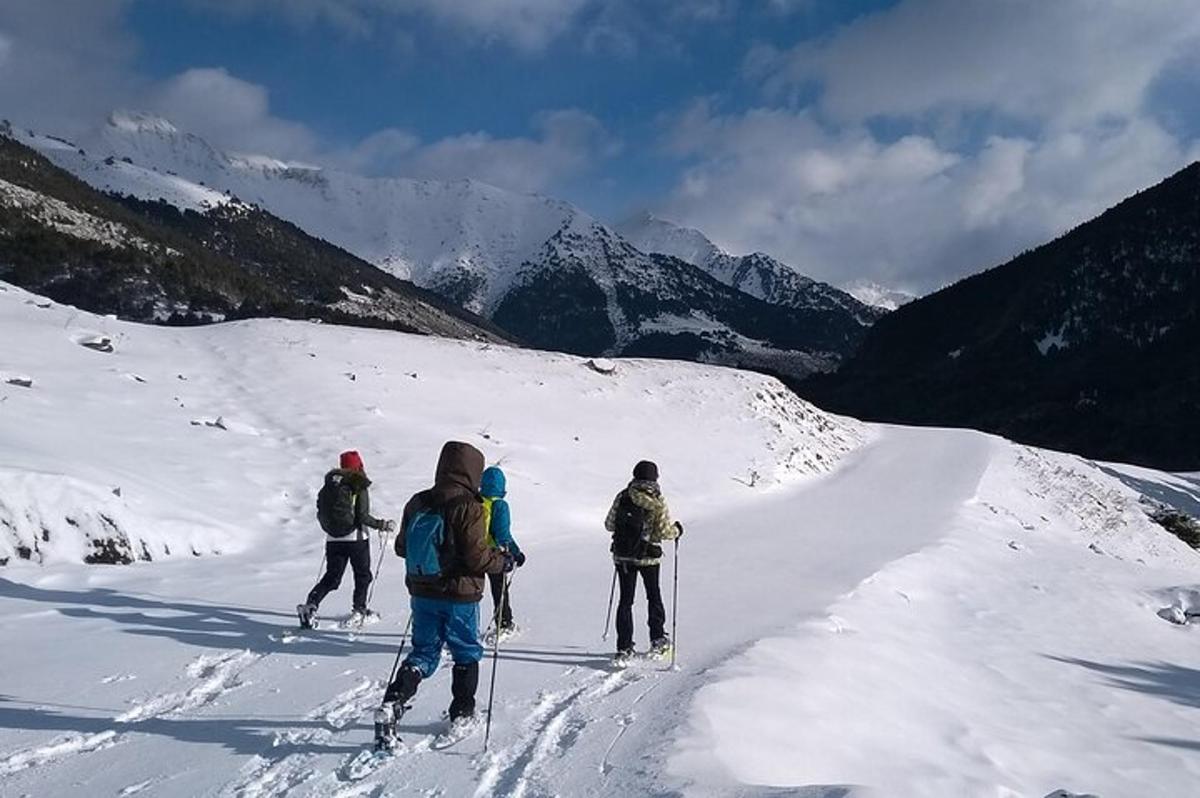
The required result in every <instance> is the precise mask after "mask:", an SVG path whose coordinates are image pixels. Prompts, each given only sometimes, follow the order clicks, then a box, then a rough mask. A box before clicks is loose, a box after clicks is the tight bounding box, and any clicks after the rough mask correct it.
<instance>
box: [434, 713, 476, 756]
mask: <svg viewBox="0 0 1200 798" xmlns="http://www.w3.org/2000/svg"><path fill="white" fill-rule="evenodd" d="M482 727H483V724H482V722H481V721H480V720H479V716H478V715H466V716H464V717H461V718H455V719H454V720H452V721H450V727H449V728H448V729H446V730H445V731H444V732H442V733H441V734H439V735H438V736H437V737H434V738H433V742H432V743H430V745H429V747H430V748H432V749H434V750H441V749H443V748H449V747H450V746H452V745H456V744H458V743H461V742H462V741H463V740H465V739H467V738H468V737H470V736H472V735H474V734H475V733H476V732H478V731H479V730H480V729H481V728H482Z"/></svg>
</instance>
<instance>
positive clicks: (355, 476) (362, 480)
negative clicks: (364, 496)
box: [326, 468, 371, 491]
mask: <svg viewBox="0 0 1200 798" xmlns="http://www.w3.org/2000/svg"><path fill="white" fill-rule="evenodd" d="M334 474H337V475H339V476H340V477H341V478H342V481H343V482H345V483H347V484H348V485H350V487H351V488H353V489H354V490H356V491H358V490H363V489H365V488H368V487H370V486H371V480H369V479H367V475H366V474H364V473H363V472H361V471H355V470H352V469H349V468H335V469H333V470H332V471H330V472H329V473H328V474H327V475H326V478H328V477H330V476H332V475H334Z"/></svg>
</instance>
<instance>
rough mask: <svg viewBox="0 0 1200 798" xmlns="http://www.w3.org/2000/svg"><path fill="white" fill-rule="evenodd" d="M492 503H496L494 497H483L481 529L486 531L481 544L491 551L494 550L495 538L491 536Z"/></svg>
mask: <svg viewBox="0 0 1200 798" xmlns="http://www.w3.org/2000/svg"><path fill="white" fill-rule="evenodd" d="M494 501H496V499H495V498H494V497H491V496H484V497H483V528H484V529H486V530H487V533H486V534H485V535H484V538H483V542H484V543H486V544H488V546H489V547H491V548H493V549H494V548H496V536H495V535H493V534H492V503H493V502H494Z"/></svg>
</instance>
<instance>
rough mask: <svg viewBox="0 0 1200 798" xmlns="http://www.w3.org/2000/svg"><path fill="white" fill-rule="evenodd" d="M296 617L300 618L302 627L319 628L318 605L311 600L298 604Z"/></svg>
mask: <svg viewBox="0 0 1200 798" xmlns="http://www.w3.org/2000/svg"><path fill="white" fill-rule="evenodd" d="M296 617H297V618H299V619H300V628H301V629H316V628H317V605H316V604H313V603H312V602H311V601H310V602H308V603H306V604H297V605H296Z"/></svg>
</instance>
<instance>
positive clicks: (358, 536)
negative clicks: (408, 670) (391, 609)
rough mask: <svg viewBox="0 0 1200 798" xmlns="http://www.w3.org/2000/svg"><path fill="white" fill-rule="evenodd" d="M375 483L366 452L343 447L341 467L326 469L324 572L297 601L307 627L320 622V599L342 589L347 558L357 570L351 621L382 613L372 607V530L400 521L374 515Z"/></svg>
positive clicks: (320, 506)
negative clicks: (372, 489)
mask: <svg viewBox="0 0 1200 798" xmlns="http://www.w3.org/2000/svg"><path fill="white" fill-rule="evenodd" d="M370 485H371V480H369V479H367V474H366V471H365V470H364V468H363V459H362V456H361V455H360V454H359V453H358V452H355V451H348V452H342V455H341V457H340V458H339V462H338V467H337V468H335V469H333V470H332V471H330V472H329V473H328V474H326V475H325V484H324V486H322V488H321V490H320V491H319V492H318V493H317V521H319V522H320V524H321V529H322V530H324V531H325V575H324V576H322V577H321V581H319V582H317V584H316V585H314V586H313V589H312V590H310V591H309V593H308V600H307V601H306V602H305V603H303V604H298V605H296V614H297V615H298V616H299V618H300V626H301V627H302V628H304V629H311V628H313V627H314V626H315V625H316V614H317V607H318V606H320V604H321V599H323V598H325V596H326V595H328V594H329V593H331V592H332V591H334V590H337V589H338V586H339V585H340V584H341V583H342V574H344V573H345V572H346V564H347V563H349V564H350V567H351V569H353V571H354V606H353V612H352V613H351V615H350V618H349V620H348V621H347V624H350V625H355V626H358V625H362V624H363V623H366V622H367V621H370V620H376V619H378V617H379V616H378V615H377V614H376V613H375V612H374V611H372V610H371V609H369V608H368V607H367V593H368V589H369V587H370V585H371V539H370V533H369V532H368V531H367V530H368V529H378V530H381V531H382V532H384V533H387V532H392V531H393V530H395V528H396V522H395V521H384V520H382V519H379V518H375V517H374V516H372V515H371V497H370V495H369V494H368V493H367V488H369V487H370Z"/></svg>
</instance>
